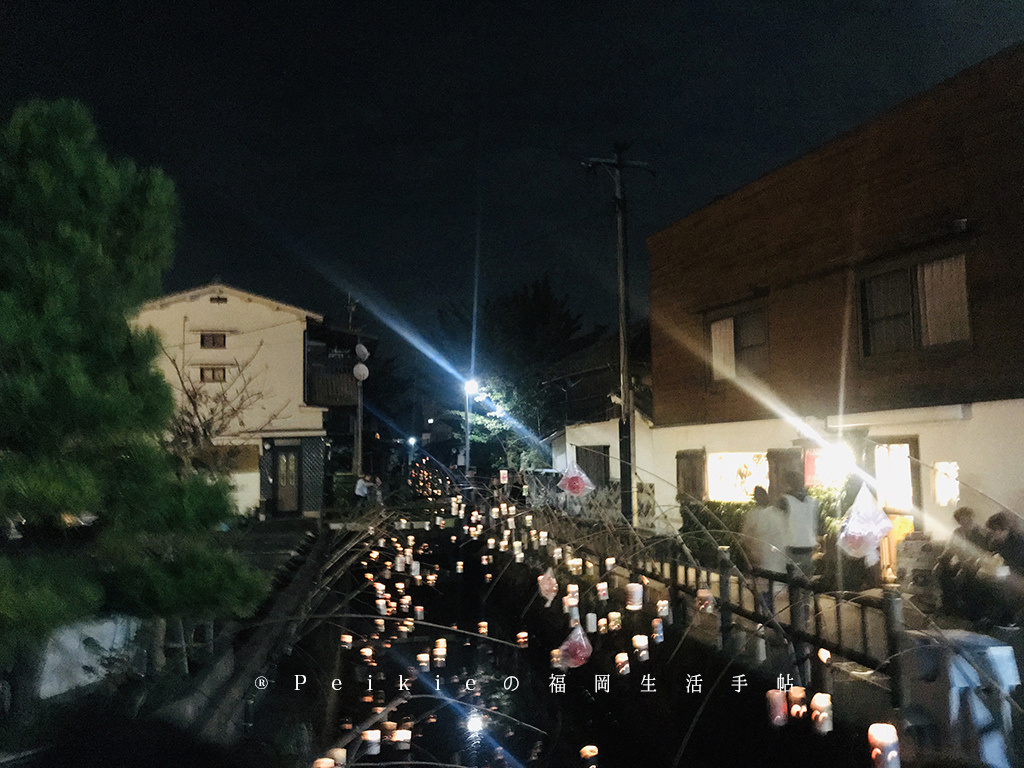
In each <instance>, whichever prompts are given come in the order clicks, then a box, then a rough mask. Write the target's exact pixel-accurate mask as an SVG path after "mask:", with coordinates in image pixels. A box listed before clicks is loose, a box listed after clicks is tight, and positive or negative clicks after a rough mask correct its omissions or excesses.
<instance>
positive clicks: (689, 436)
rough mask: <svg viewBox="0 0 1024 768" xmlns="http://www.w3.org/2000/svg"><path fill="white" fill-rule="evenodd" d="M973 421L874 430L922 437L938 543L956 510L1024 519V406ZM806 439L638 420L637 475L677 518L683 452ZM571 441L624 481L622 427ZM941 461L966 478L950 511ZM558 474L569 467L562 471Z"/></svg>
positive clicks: (972, 415) (571, 448)
mask: <svg viewBox="0 0 1024 768" xmlns="http://www.w3.org/2000/svg"><path fill="white" fill-rule="evenodd" d="M968 413H969V418H966V419H963V420H955V421H932V422H927V421H925V422H921V421H912V422H908V423H905V424H899V423H895V424H887V425H885V426H884V427H881V426H878V427H871V428H870V429H869V432H868V436H869V437H870V438H872V439H875V440H880V441H884V438H887V437H903V436H908V435H916V436H917V437H918V441H919V447H920V452H921V462H922V466H921V470H920V472H921V502H922V510H923V512H924V528H925V530H926V531H928V532H930V533H932V534H933V536H934V537H935V538H936V539H944V538H946V537H947V536H948V535H949V532H950V531H951V530H952V528H953V525H954V524H953V522H952V519H953V511H954V510H955V509H956V507H957V506H962V505H967V506H971V507H973V508H974V509H975V511H976V512H977V513H978V518H979V521H984V519H985V518H986V517H988V515H990V514H992V513H993V512H996V511H998V510H999V509H1001V508H1003V507H1007V508H1009V509H1012V510H1014V511H1016V512H1018V513H1024V400H1003V401H997V402H989V403H974V404H972V405H971V406H970V408H969V409H968ZM817 423H818V424H820V421H818V422H817ZM799 437H800V435H799V433H798V432H797V430H796V429H795V428H794V427H793V426H792V425H790V424H789V423H787V422H786V421H784V420H782V419H769V420H763V421H743V422H733V423H724V424H694V425H687V426H675V427H658V428H651V427H650V426H649V425H648V424H647V423H646V422H645V421H644V420H643V419H638V420H637V426H636V443H635V444H636V461H637V473H638V477H639V479H640V481H641V482H646V483H654V484H655V497H656V499H657V503H658V505H659V507H660V508H661V510H662V512H666V513H669V514H670V516H674V517H675V518H677V517H678V504H677V502H676V452H677V451H680V450H687V449H699V448H704V449H705V450H706V451H707V452H708V453H725V452H740V451H742V452H755V453H761V452H764V451H767V450H768V449H772V448H792V447H793V442H794V440H797V439H798V438H799ZM565 440H566V451H567V453H568V455H570V456H574V455H575V446H577V445H608V446H610V449H609V454H610V458H611V476H612V478H613V479H618V478H619V464H618V459H619V441H618V422H617V421H615V420H610V421H604V422H598V423H593V424H578V425H573V426H569V427H566V431H565ZM940 461H955V462H957V464H958V466H959V470H960V482H961V485H960V500H959V502H958V503H957V504H951V505H949V506H945V507H941V506H939V505H938V502H937V500H936V495H935V473H934V472H933V471H932V470H931V468H930V467H931V466H934V464H935V463H936V462H940ZM555 468H556V469H559V468H564V465H562V466H561V467H560V466H559V465H558V464H555ZM680 524H681V523H680Z"/></svg>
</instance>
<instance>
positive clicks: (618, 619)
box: [608, 611, 622, 632]
mask: <svg viewBox="0 0 1024 768" xmlns="http://www.w3.org/2000/svg"><path fill="white" fill-rule="evenodd" d="M620 629H622V614H621V613H619V612H618V611H612V612H611V613H609V614H608V631H609V632H617V631H618V630H620Z"/></svg>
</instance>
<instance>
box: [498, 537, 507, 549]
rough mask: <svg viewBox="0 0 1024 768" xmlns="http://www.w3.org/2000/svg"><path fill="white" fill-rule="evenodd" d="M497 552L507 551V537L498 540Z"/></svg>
mask: <svg viewBox="0 0 1024 768" xmlns="http://www.w3.org/2000/svg"><path fill="white" fill-rule="evenodd" d="M498 551H499V552H508V539H502V540H501V541H499V542H498Z"/></svg>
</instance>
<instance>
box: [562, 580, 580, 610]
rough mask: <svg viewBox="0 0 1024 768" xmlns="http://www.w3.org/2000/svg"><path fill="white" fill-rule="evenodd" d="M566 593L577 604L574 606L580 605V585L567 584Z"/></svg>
mask: <svg viewBox="0 0 1024 768" xmlns="http://www.w3.org/2000/svg"><path fill="white" fill-rule="evenodd" d="M565 593H566V594H567V595H568V596H569V597H571V598H572V599H573V600H574V601H575V602H574V603H573V605H576V604H578V603H579V600H580V585H579V584H566V585H565Z"/></svg>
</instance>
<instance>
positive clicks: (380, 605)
mask: <svg viewBox="0 0 1024 768" xmlns="http://www.w3.org/2000/svg"><path fill="white" fill-rule="evenodd" d="M377 613H379V614H380V615H381V616H387V615H388V601H387V600H385V599H383V598H381V599H380V600H378V601H377Z"/></svg>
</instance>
